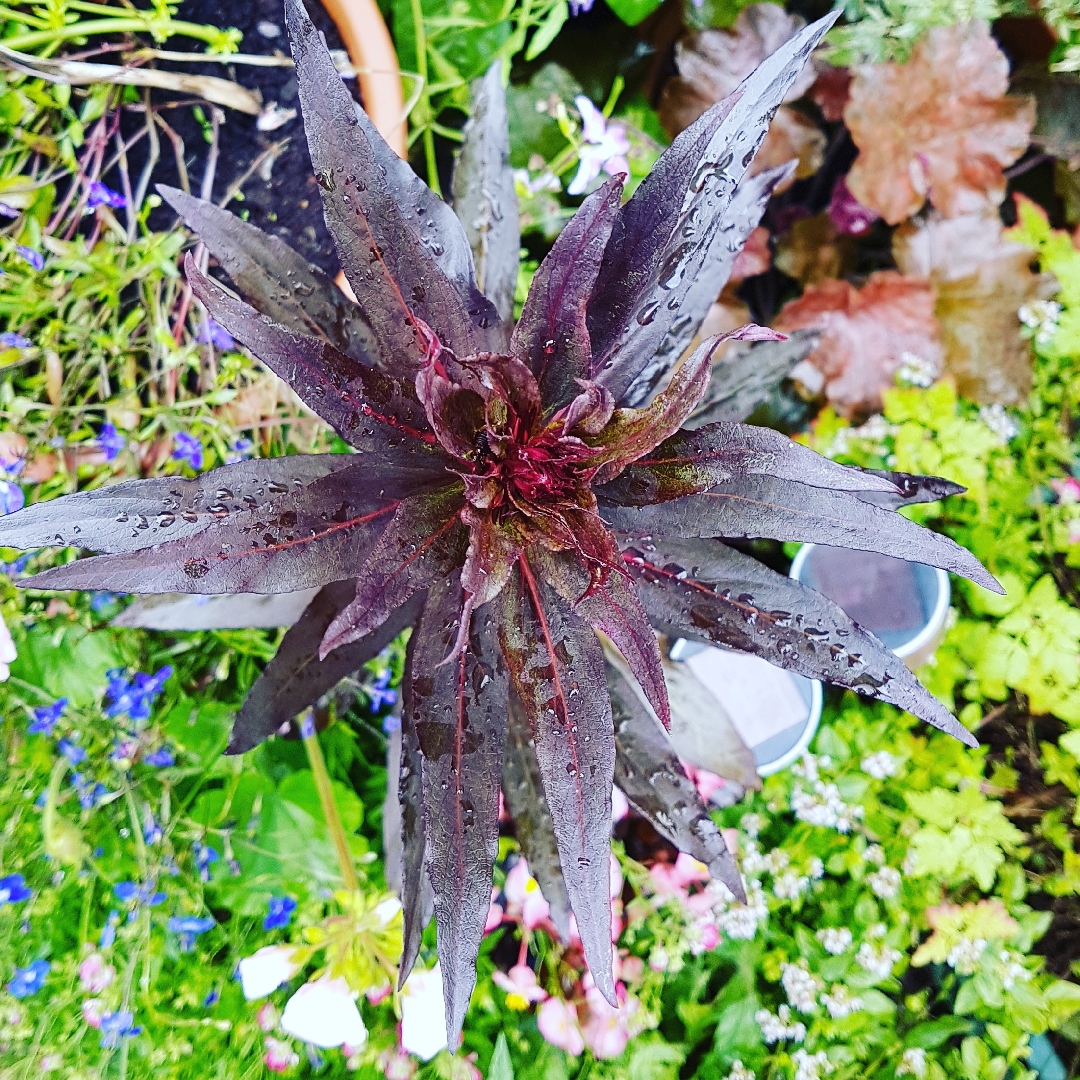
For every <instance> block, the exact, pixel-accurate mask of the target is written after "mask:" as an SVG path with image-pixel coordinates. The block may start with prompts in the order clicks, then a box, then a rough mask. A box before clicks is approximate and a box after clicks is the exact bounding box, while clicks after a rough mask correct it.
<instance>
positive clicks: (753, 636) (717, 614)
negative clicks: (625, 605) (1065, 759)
mask: <svg viewBox="0 0 1080 1080" xmlns="http://www.w3.org/2000/svg"><path fill="white" fill-rule="evenodd" d="M623 558H624V559H625V561H626V565H627V566H628V567H629V569H630V570H631V572H632V573H633V574H634V577H635V578H636V579H637V582H638V591H639V592H640V594H641V598H642V602H643V603H644V605H645V607H646V610H648V612H649V614H650V615H651V616H652V618H653V621H654V623H655V624H657V625H659V626H660V627H661V628H663V629H666V630H667V631H669V632H671V633H674V634H675V635H676V636H683V637H688V638H691V639H693V640H695V641H703V642H706V643H709V644H714V645H722V646H725V647H726V648H729V649H735V650H737V651H739V652H747V653H751V654H752V655H754V656H760V657H761V658H762V659H763V660H768V661H769V663H771V664H775V665H776V666H777V667H782V668H787V669H789V670H791V671H796V672H798V673H799V674H800V675H805V676H807V677H808V678H811V679H825V680H827V681H829V682H832V683H836V684H837V685H838V686H845V687H847V688H848V689H851V690H854V691H855V692H856V693H860V694H864V695H866V696H868V697H877V698H880V699H881V700H882V701H888V702H890V703H891V704H893V705H897V706H899V707H900V708H901V709H906V710H907V711H908V712H910V713H912V714H914V715H915V716H918V717H920V718H921V719H923V720H925V721H927V722H928V723H930V724H933V725H934V727H937V728H940V729H941V730H942V731H946V732H948V733H949V734H950V735H954V736H955V737H956V738H958V739H960V740H961V741H962V742H964V743H966V744H967V745H968V746H977V745H978V743H977V741H976V740H975V739H974V738H973V736H972V735H971V734H970V733H969V732H968V731H967V729H966V728H965V727H963V725H962V724H960V723H959V722H958V721H957V720H956V719H955V717H953V716H952V714H951V713H950V712H949V711H948V710H947V709H946V708H945V706H944V705H942V704H941V702H940V701H938V700H937V698H935V697H933V695H931V694H930V693H929V692H928V691H927V690H926V689H925V688H924V687H923V686H922V684H921V683H920V682H919V681H918V679H916V678H915V676H914V675H913V674H912V673H911V672H910V671H909V670H908V669H907V666H906V665H905V664H904V662H903V660H901V659H900V658H899V657H898V656H897V655H896V654H895V653H894V652H893V651H892V650H891V649H890V648H888V647H887V646H885V645H883V644H882V643H881V642H880V641H878V639H877V638H876V637H874V635H873V634H871V633H870V632H869V631H868V630H864V629H863V628H862V627H861V626H859V625H858V624H857V623H855V622H852V620H851V618H850V617H849V616H848V615H847V614H846V613H845V612H844V611H843V609H842V608H840V607H839V606H838V605H837V604H834V603H833V602H832V601H831V600H829V599H828V598H827V597H825V596H823V595H822V594H821V593H819V592H816V591H815V590H813V589H811V588H809V587H808V586H806V585H803V584H802V582H799V581H795V580H794V579H792V578H789V577H785V576H784V575H783V574H778V573H776V571H774V570H770V569H769V568H768V567H767V566H764V565H762V564H761V563H759V562H758V561H757V560H756V559H753V558H751V557H750V556H749V555H743V554H742V553H741V552H739V551H735V550H733V549H732V548H729V547H727V546H726V545H725V544H722V543H720V542H719V541H717V540H681V539H671V538H666V537H665V538H660V537H650V538H649V539H648V540H633V539H631V540H628V541H627V546H626V549H625V551H624V554H623Z"/></svg>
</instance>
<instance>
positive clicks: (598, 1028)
mask: <svg viewBox="0 0 1080 1080" xmlns="http://www.w3.org/2000/svg"><path fill="white" fill-rule="evenodd" d="M618 990H619V991H621V993H620V994H619V997H620V999H621V1002H622V1003H621V1004H620V1006H619V1008H617V1009H613V1008H612V1007H611V1006H610V1005H609V1004H608V1003H607V1002H606V1001H605V1000H604V997H603V995H602V994H601V993H600V991H599V990H597V989H596V987H595V986H591V987H589V989H588V990H586V991H585V1004H586V1007H587V1009H588V1014H587V1016H586V1019H585V1022H584V1023H583V1024H582V1025H581V1035H582V1038H583V1039H584V1040H585V1045H586V1046H587V1047H588V1048H589V1049H590V1050H591V1051H592V1053H593V1056H594V1057H597V1058H600V1059H601V1060H602V1061H603V1060H610V1059H611V1058H617V1057H619V1056H620V1055H621V1054H622V1052H623V1051H624V1050H625V1049H626V1044H627V1042H628V1041H629V1039H630V1025H629V1018H630V1009H629V1007H628V1003H627V1001H626V1000H625V994H626V991H625V989H624V988H623V987H622V986H621V985H620V986H619V987H618ZM634 1005H635V1006H636V1005H637V1002H636V1001H635V1002H634ZM635 1011H636V1010H635Z"/></svg>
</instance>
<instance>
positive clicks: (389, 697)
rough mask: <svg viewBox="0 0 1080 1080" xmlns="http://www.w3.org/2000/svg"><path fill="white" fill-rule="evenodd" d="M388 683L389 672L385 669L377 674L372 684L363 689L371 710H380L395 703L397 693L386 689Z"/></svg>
mask: <svg viewBox="0 0 1080 1080" xmlns="http://www.w3.org/2000/svg"><path fill="white" fill-rule="evenodd" d="M389 682H390V670H389V668H387V669H385V670H384V671H382V672H381V673H380V674H379V677H378V678H377V679H376V680H375V682H374V683H372V684H371V685H370V686H367V687H365V689H366V690H367V694H368V697H369V698H370V699H371V707H372V708H373V709H381V708H382V707H383V706H384V705H393V704H394V703H395V702H396V701H397V698H398V696H397V691H396V690H388V689H387V683H389Z"/></svg>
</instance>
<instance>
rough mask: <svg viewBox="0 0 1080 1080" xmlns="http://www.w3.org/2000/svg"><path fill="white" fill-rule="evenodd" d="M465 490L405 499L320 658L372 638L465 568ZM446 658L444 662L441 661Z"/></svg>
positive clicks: (326, 638)
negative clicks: (416, 597) (417, 597)
mask: <svg viewBox="0 0 1080 1080" xmlns="http://www.w3.org/2000/svg"><path fill="white" fill-rule="evenodd" d="M463 503H464V500H463V499H462V497H461V489H460V488H454V489H453V490H443V491H438V492H434V493H433V494H431V495H415V496H413V497H412V498H410V499H403V500H402V501H401V503H400V504H399V505H398V507H397V509H396V510H395V512H394V516H393V517H392V518H391V519H390V520H389V521H388V523H387V525H386V528H385V530H384V531H383V534H382V536H381V537H380V538H379V542H378V543H377V544H376V545H375V547H374V549H373V550H372V552H371V554H370V555H369V556H368V558H367V560H366V561H365V562H364V565H363V566H362V567H361V568H360V570H359V573H358V574H357V578H356V598H355V599H354V600H353V602H352V603H351V604H350V605H349V606H348V607H347V608H345V610H344V611H342V612H341V613H340V614H339V615H338V616H337V617H336V618H335V619H334V621H333V622H332V623H331V624H330V626H329V628H328V629H327V631H326V633H325V635H324V636H323V640H322V645H320V647H319V655H320V656H321V657H325V656H326V655H327V654H328V653H330V652H331V651H332V650H334V649H338V648H340V647H341V646H342V645H348V644H349V642H350V641H356V640H357V639H358V638H362V637H364V636H366V635H367V634H369V633H371V631H372V630H374V629H376V627H378V626H380V625H381V624H382V622H383V621H384V620H385V619H386V618H387V617H388V616H389V615H390V613H391V612H392V611H394V610H395V609H396V608H398V607H400V606H401V605H402V604H403V603H405V601H406V600H408V599H409V597H410V596H412V595H413V593H416V592H419V591H420V590H421V589H426V588H428V586H430V585H432V584H434V583H435V582H436V581H439V580H441V579H442V578H444V577H446V575H447V574H449V573H450V572H451V571H452V570H453V569H454V568H455V567H456V566H460V565H461V562H462V559H463V558H464V555H465V547H466V543H467V536H468V534H467V532H466V529H465V526H464V525H462V523H461V519H460V517H459V513H460V511H461V508H462V505H463ZM440 659H441V657H440Z"/></svg>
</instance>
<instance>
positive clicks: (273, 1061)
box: [263, 1039, 300, 1073]
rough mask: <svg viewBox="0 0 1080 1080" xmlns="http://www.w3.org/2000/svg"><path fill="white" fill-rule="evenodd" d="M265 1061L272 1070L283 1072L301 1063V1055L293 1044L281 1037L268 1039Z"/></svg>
mask: <svg viewBox="0 0 1080 1080" xmlns="http://www.w3.org/2000/svg"><path fill="white" fill-rule="evenodd" d="M265 1045H266V1053H265V1054H264V1055H263V1062H264V1063H265V1064H266V1067H267V1068H268V1069H269V1070H270V1071H271V1072H276V1073H283V1072H288V1071H289V1070H290V1069H292V1068H294V1067H295V1066H297V1065H299V1064H300V1055H299V1054H298V1053H297V1052H296V1051H295V1050H293V1048H292V1046H291V1045H290V1044H289V1043H287V1042H282V1041H281V1040H280V1039H267V1040H266V1044H265Z"/></svg>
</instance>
